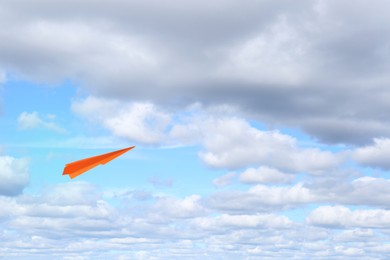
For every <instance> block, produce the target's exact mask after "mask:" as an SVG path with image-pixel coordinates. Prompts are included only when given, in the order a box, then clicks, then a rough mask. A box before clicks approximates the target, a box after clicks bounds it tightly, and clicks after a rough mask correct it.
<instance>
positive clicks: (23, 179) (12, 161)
mask: <svg viewBox="0 0 390 260" xmlns="http://www.w3.org/2000/svg"><path fill="white" fill-rule="evenodd" d="M0 179H1V182H0V195H3V196H16V195H19V194H20V193H22V191H23V189H24V188H25V187H26V186H27V185H28V183H29V167H28V159H17V158H13V157H11V156H0Z"/></svg>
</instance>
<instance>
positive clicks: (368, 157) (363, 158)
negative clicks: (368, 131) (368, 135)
mask: <svg viewBox="0 0 390 260" xmlns="http://www.w3.org/2000/svg"><path fill="white" fill-rule="evenodd" d="M389 154H390V139H387V138H375V139H374V144H372V145H369V146H364V147H361V148H358V149H356V150H355V152H354V154H353V158H354V159H355V160H356V161H357V162H358V163H360V164H362V165H366V166H371V167H376V168H381V169H383V170H390V160H389V156H388V155H389Z"/></svg>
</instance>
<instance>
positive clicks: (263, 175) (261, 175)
mask: <svg viewBox="0 0 390 260" xmlns="http://www.w3.org/2000/svg"><path fill="white" fill-rule="evenodd" d="M293 179H294V176H292V175H288V174H285V173H283V172H280V171H278V170H276V169H272V168H269V167H259V168H257V169H254V168H249V169H247V170H245V171H244V172H243V173H241V174H240V181H241V182H243V183H248V184H258V183H290V182H291V181H292V180H293Z"/></svg>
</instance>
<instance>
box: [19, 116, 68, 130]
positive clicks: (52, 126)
mask: <svg viewBox="0 0 390 260" xmlns="http://www.w3.org/2000/svg"><path fill="white" fill-rule="evenodd" d="M52 119H55V116H54V117H53V115H48V120H52ZM18 127H19V128H20V129H22V130H29V129H34V128H46V129H49V130H51V131H54V132H58V133H66V130H65V129H64V128H62V127H60V126H58V125H57V124H56V123H54V122H51V121H45V120H44V119H42V118H41V117H40V116H39V114H38V113H37V112H31V113H28V112H22V113H21V114H20V115H19V117H18Z"/></svg>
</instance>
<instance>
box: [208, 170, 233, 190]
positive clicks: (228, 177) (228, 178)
mask: <svg viewBox="0 0 390 260" xmlns="http://www.w3.org/2000/svg"><path fill="white" fill-rule="evenodd" d="M236 176H237V174H236V173H234V172H229V173H227V174H225V175H222V176H221V177H218V178H216V179H214V180H213V184H214V185H215V186H219V187H223V186H228V185H230V184H231V183H232V181H233V179H234V178H235V177H236Z"/></svg>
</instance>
